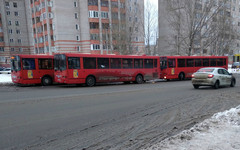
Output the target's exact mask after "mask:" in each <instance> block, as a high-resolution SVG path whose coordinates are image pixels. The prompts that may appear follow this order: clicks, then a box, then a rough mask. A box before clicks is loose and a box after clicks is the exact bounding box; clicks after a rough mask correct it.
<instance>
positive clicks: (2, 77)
mask: <svg viewBox="0 0 240 150" xmlns="http://www.w3.org/2000/svg"><path fill="white" fill-rule="evenodd" d="M2 83H12V78H11V74H0V84H2Z"/></svg>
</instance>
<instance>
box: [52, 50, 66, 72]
mask: <svg viewBox="0 0 240 150" xmlns="http://www.w3.org/2000/svg"><path fill="white" fill-rule="evenodd" d="M66 69H67V67H66V56H65V55H64V54H57V55H55V56H54V70H60V71H62V70H66Z"/></svg>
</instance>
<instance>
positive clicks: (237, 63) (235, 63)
mask: <svg viewBox="0 0 240 150" xmlns="http://www.w3.org/2000/svg"><path fill="white" fill-rule="evenodd" d="M232 68H233V69H236V68H240V62H234V63H233V64H232Z"/></svg>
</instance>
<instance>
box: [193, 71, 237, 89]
mask: <svg viewBox="0 0 240 150" xmlns="http://www.w3.org/2000/svg"><path fill="white" fill-rule="evenodd" d="M192 84H193V86H194V88H195V89H198V88H199V86H212V87H213V88H215V89H218V88H219V87H220V86H231V87H234V86H235V84H236V79H235V77H234V76H233V75H232V74H231V73H229V72H228V71H227V70H226V69H224V68H201V69H199V70H198V71H197V72H195V73H194V74H192Z"/></svg>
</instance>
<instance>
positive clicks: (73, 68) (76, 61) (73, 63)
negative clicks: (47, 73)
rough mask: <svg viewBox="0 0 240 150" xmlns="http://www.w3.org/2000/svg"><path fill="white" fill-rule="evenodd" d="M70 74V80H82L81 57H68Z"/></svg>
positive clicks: (68, 75)
mask: <svg viewBox="0 0 240 150" xmlns="http://www.w3.org/2000/svg"><path fill="white" fill-rule="evenodd" d="M67 62H68V64H67V65H68V69H67V70H68V72H67V77H68V78H69V79H78V78H80V75H81V73H80V57H68V59H67Z"/></svg>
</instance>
